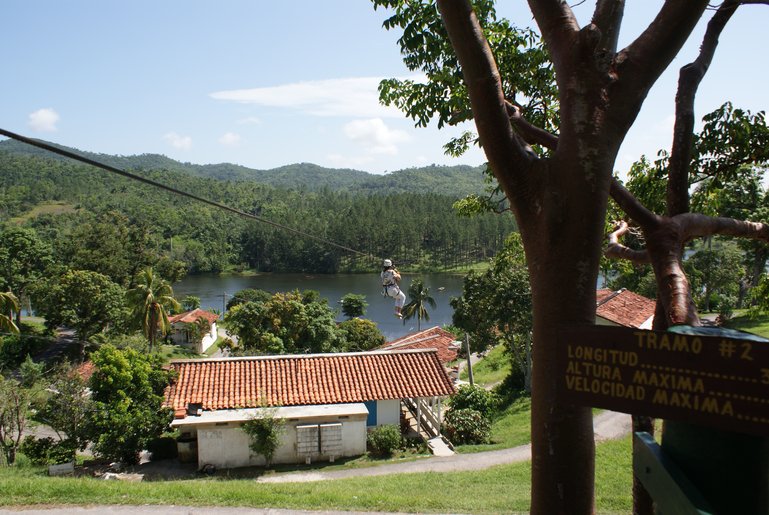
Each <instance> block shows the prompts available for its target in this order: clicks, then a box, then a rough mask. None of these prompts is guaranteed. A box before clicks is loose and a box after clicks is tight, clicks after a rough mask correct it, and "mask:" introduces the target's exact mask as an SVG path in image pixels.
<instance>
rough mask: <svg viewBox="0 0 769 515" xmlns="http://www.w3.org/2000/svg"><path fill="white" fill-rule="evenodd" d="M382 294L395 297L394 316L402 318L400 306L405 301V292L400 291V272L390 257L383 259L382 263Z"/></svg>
mask: <svg viewBox="0 0 769 515" xmlns="http://www.w3.org/2000/svg"><path fill="white" fill-rule="evenodd" d="M380 276H381V277H382V295H384V296H385V297H390V298H393V299H395V316H396V317H398V318H402V315H401V308H402V307H403V304H404V303H405V302H406V294H405V293H403V292H402V291H401V287H400V282H401V274H400V272H398V269H397V268H395V267H394V266H393V262H392V260H390V259H385V260H384V262H383V263H382V273H381V274H380Z"/></svg>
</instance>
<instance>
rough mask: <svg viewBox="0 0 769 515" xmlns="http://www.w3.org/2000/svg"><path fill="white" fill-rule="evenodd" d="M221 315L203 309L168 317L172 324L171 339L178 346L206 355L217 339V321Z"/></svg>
mask: <svg viewBox="0 0 769 515" xmlns="http://www.w3.org/2000/svg"><path fill="white" fill-rule="evenodd" d="M217 320H219V315H217V314H216V313H211V312H210V311H205V310H202V309H193V310H192V311H187V312H185V313H179V314H178V315H174V316H171V317H168V322H169V323H170V324H171V332H170V335H169V336H170V338H171V341H172V342H173V343H175V344H177V345H183V346H185V347H189V348H191V349H193V350H194V351H195V352H197V353H198V354H202V353H204V352H205V351H206V350H208V348H209V347H211V345H213V344H214V342H215V341H216V338H217V329H216V321H217Z"/></svg>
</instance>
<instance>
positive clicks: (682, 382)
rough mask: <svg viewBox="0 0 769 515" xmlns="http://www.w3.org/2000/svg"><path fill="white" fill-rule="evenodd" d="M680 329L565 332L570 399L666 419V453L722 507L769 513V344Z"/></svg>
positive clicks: (565, 383)
mask: <svg viewBox="0 0 769 515" xmlns="http://www.w3.org/2000/svg"><path fill="white" fill-rule="evenodd" d="M673 331H676V329H675V328H674V329H671V332H658V331H645V330H638V329H631V328H623V327H598V326H589V327H578V328H569V329H564V330H563V331H561V337H562V342H563V344H562V345H561V346H560V348H561V351H560V352H561V354H560V356H559V358H560V359H559V366H560V370H559V377H560V380H561V388H562V389H563V393H564V396H565V397H566V398H567V399H569V400H571V401H572V402H574V403H575V404H584V405H589V406H595V407H602V408H608V409H612V410H616V411H622V412H626V413H633V414H641V415H648V416H651V417H655V418H662V419H665V429H664V431H663V434H664V435H663V440H662V450H663V452H664V453H665V454H666V455H667V456H668V457H670V459H671V460H672V461H673V462H675V464H676V465H677V466H678V467H679V468H680V469H681V470H682V471H683V472H684V474H685V475H686V476H687V478H688V479H689V480H690V481H691V483H692V484H693V485H694V486H695V487H696V488H697V489H698V490H699V491H700V492H701V493H702V495H703V496H704V497H705V498H706V499H707V501H708V502H709V503H710V504H711V505H712V506H713V507H714V509H715V512H716V513H740V514H753V513H755V514H759V513H760V514H764V515H765V514H767V513H769V438H767V437H768V436H769V342H766V341H765V340H762V339H757V338H755V339H742V338H741V337H742V336H743V335H745V336H748V337H750V336H752V335H747V333H737V332H736V331H728V330H715V331H713V330H711V329H704V330H702V329H701V328H686V329H683V330H682V332H673ZM684 333H686V334H684ZM703 333H706V334H703Z"/></svg>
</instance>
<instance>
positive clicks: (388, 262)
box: [382, 259, 393, 266]
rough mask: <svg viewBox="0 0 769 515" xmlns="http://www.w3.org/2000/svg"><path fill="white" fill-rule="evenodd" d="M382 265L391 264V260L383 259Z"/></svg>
mask: <svg viewBox="0 0 769 515" xmlns="http://www.w3.org/2000/svg"><path fill="white" fill-rule="evenodd" d="M382 266H393V262H392V260H390V259H385V260H384V262H383V263H382Z"/></svg>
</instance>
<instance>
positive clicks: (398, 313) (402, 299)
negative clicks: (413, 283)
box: [395, 291, 406, 318]
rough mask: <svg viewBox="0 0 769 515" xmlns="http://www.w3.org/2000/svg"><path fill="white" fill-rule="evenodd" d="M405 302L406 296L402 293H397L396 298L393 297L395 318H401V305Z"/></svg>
mask: <svg viewBox="0 0 769 515" xmlns="http://www.w3.org/2000/svg"><path fill="white" fill-rule="evenodd" d="M405 302H406V294H405V293H403V292H402V291H399V292H398V296H397V297H395V316H397V317H398V318H400V317H401V308H403V304H405Z"/></svg>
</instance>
